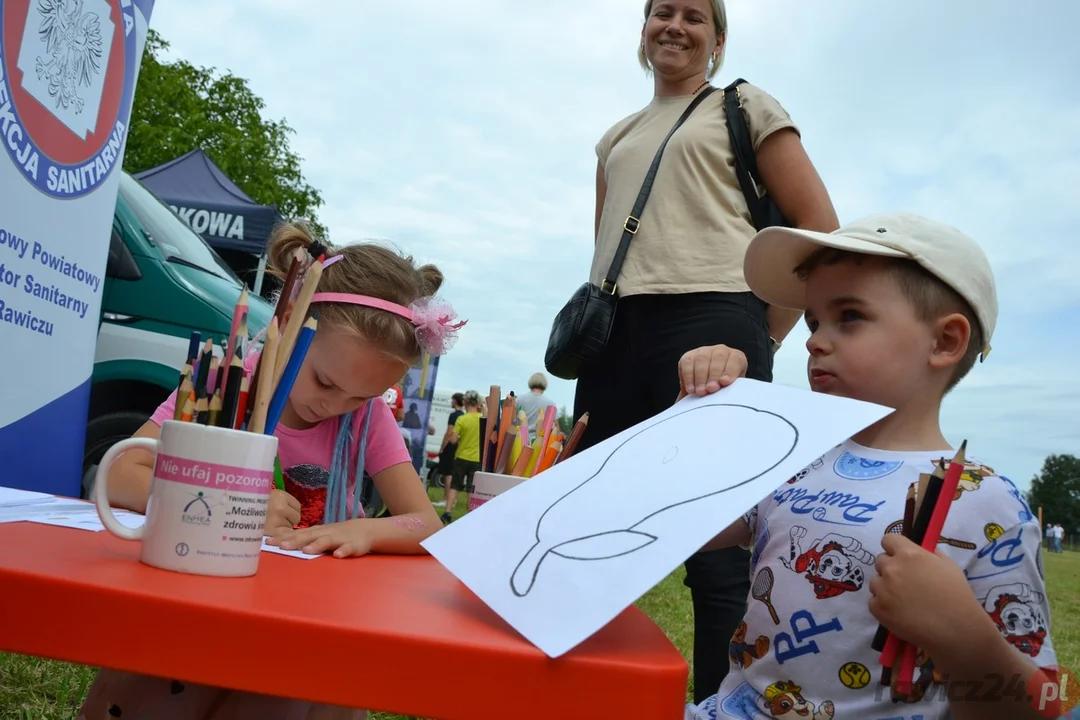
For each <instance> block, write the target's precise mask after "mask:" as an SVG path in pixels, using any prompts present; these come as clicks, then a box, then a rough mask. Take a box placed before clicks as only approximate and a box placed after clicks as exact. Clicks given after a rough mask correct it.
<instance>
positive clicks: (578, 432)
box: [555, 412, 589, 465]
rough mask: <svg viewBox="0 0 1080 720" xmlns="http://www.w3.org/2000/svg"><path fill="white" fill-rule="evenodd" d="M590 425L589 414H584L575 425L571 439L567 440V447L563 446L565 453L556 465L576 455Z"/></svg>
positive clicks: (556, 460) (560, 454)
mask: <svg viewBox="0 0 1080 720" xmlns="http://www.w3.org/2000/svg"><path fill="white" fill-rule="evenodd" d="M588 425H589V413H587V412H586V413H582V415H581V417H580V418H578V421H577V422H576V423H574V429H573V430H571V431H570V437H569V438H567V440H566V445H564V446H563V451H562V452H561V453H559V457H557V458H556V459H555V464H556V465H558V464H559V463H561V462H562V461H563V460H565V459H567V458H568V457H570V456H571V455H573V454H574V451H575V450H577V446H578V444H579V443H581V438H582V436H583V435H585V430H586V428H587V427H588Z"/></svg>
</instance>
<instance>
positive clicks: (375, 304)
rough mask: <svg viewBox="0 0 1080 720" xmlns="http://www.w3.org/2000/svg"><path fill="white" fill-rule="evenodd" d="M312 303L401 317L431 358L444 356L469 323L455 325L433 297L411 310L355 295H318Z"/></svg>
mask: <svg viewBox="0 0 1080 720" xmlns="http://www.w3.org/2000/svg"><path fill="white" fill-rule="evenodd" d="M311 302H313V303H319V302H336V303H346V304H349V305H362V306H364V307H370V308H375V309H376V310H385V311H386V312H390V313H394V314H395V315H400V316H401V317H403V318H405V319H406V320H408V321H410V322H411V323H412V324H413V325H415V326H416V341H417V343H419V345H420V349H421V350H423V351H424V352H425V353H427V354H428V355H445V354H446V353H447V352H448V351H449V350H450V348H452V347H453V346H454V342H455V341H456V340H457V331H458V330H459V329H460V328H462V327H464V325H465V323H467V322H468V320H462V321H461V322H457V323H452V322H451V321H452V320H454V319H455V318H456V317H457V313H455V312H454V308H452V307H451V306H450V303H447V302H443V301H442V300H439V299H437V298H434V297H424V298H420V299H419V300H417V301H416V302H414V303H412V304H411V305H410V306H409V307H405V306H404V305H398V304H397V303H392V302H390V301H388V300H382V299H380V298H376V297H371V296H369V295H354V294H352V293H328V292H322V293H315V294H314V295H313V296H312V297H311Z"/></svg>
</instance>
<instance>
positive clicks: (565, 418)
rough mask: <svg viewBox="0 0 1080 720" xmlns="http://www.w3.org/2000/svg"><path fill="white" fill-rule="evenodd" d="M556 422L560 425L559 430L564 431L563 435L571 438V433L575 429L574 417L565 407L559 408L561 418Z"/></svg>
mask: <svg viewBox="0 0 1080 720" xmlns="http://www.w3.org/2000/svg"><path fill="white" fill-rule="evenodd" d="M556 422H557V423H558V424H559V429H560V430H562V432H563V434H564V435H566V436H568V437H569V435H570V431H571V430H573V429H574V416H573V415H571V414H570V413H569V412H567V411H566V406H565V405H563V406H562V407H561V408H559V416H558V418H557V419H556Z"/></svg>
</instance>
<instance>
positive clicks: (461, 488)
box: [442, 390, 480, 523]
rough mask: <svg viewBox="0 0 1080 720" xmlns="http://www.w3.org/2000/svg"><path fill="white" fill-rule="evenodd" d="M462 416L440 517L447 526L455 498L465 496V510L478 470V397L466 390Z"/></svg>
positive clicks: (454, 435) (452, 438) (452, 439)
mask: <svg viewBox="0 0 1080 720" xmlns="http://www.w3.org/2000/svg"><path fill="white" fill-rule="evenodd" d="M464 404H465V414H463V415H462V416H461V417H459V418H458V419H457V421H456V422H455V423H454V432H453V433H452V434H451V436H450V442H451V443H457V451H456V452H455V453H454V464H453V469H452V471H451V476H450V487H449V488H448V489H447V491H446V512H444V513H443V514H442V521H443V522H444V523H449V522H450V512H451V511H452V510H453V509H454V503H455V502H457V494H458V493H459V492H464V493H465V504H466V506H468V503H469V494H470V493H472V489H473V475H475V474H476V471H477V470H479V469H480V393H478V392H476V391H475V390H469V391H468V392H466V393H465V399H464Z"/></svg>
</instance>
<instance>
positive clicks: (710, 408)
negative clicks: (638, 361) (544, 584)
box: [510, 403, 799, 597]
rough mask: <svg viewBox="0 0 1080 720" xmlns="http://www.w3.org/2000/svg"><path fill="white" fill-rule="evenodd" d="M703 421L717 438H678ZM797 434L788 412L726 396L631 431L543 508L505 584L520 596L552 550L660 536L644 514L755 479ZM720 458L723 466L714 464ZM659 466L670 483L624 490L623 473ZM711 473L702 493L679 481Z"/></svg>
mask: <svg viewBox="0 0 1080 720" xmlns="http://www.w3.org/2000/svg"><path fill="white" fill-rule="evenodd" d="M702 427H708V428H715V442H711V443H702V442H694V443H689V442H684V443H682V444H681V445H680V444H679V440H678V439H679V438H682V437H691V436H692V432H693V433H694V434H700V428H702ZM798 441H799V431H798V428H796V427H795V425H794V424H792V423H791V422H790V421H789V420H787V419H786V418H784V417H782V416H780V415H777V414H776V413H773V412H769V411H767V410H758V409H757V408H754V407H750V406H747V405H735V404H723V403H715V404H708V405H700V406H697V407H691V408H688V409H687V410H684V411H683V412H681V413H676V414H673V415H671V416H670V417H667V418H664V419H663V420H661V421H659V422H657V423H654V424H653V425H650V426H649V427H646V428H644V429H642V430H640V431H638V432H636V433H634V434H633V435H631V436H630V437H628V438H626V439H625V440H624V441H622V442H621V443H619V444H618V445H617V446H616V447H615V448H614V449H613V450H612V451H611V454H610V455H609V456H608V457H607V458H606V459H605V460H604V462H603V464H601V465H600V468H599V469H597V471H596V472H595V473H593V474H592V475H591V476H590V477H588V478H587V479H585V480H584V481H582V482H581V483H579V484H578V485H577V486H576V487H574V488H573V489H571V490H570V491H568V492H567V493H566V494H565V495H563V496H562V497H560V498H559V499H558V500H556V501H555V502H554V503H552V504H551V506H550V507H548V508H547V509H546V510H545V511H544V512H543V514H542V515H540V518H539V520H537V523H536V542H535V544H533V546H532V547H531V548H529V550H528V551H527V552H526V553H525V555H524V556H523V557H522V558H521V560H520V561H519V562H518V564H517V567H515V569H514V572H513V573H512V574H511V576H510V589H511V590H512V591H513V593H514V595H516V596H518V597H525V596H526V595H528V594H529V592H530V591H531V590H532V589H533V586H534V585H535V584H536V580H537V575H538V573H539V572H540V566H541V565H542V564H543V562H544V560H545V559H547V557H548V556H549V555H556V556H558V557H560V558H563V559H565V560H591V561H596V560H609V559H611V558H616V557H619V556H622V555H627V554H629V553H632V552H635V551H637V550H641V549H642V548H644V547H647V546H648V545H651V544H652V543H654V542H656V541H657V540H658V539H660V538H659V537H658V536H657V535H656V534H654V532H656V531H654V532H649V531H647V529H645V528H643V527H642V526H643V525H645V524H646V521H648V520H651V519H652V518H655V517H656V516H658V515H660V514H661V513H671V512H672V511H675V510H676V509H677V508H680V507H685V506H686V505H688V504H689V503H692V502H696V501H698V500H702V499H704V498H707V497H712V496H714V495H720V494H722V493H725V492H728V491H729V490H733V489H735V488H737V487H740V486H742V485H745V484H746V483H749V482H752V481H753V480H755V479H757V478H759V477H761V476H762V475H764V474H765V473H767V472H769V471H770V470H772V469H773V468H775V467H776V466H777V465H779V464H780V463H782V462H783V461H784V460H785V459H786V458H787V457H788V456H789V455H791V453H792V451H794V449H795V447H796V446H797V444H798ZM718 464H719V465H720V466H721V467H722V468H723V470H722V471H715V470H712V469H711V468H713V467H715V466H716V465H718ZM660 468H664V474H665V475H670V476H671V477H672V478H673V479H672V480H671V481H670V482H667V483H665V484H664V485H663V486H661V487H657V488H656V490H655V492H651V493H645V492H642V493H637V494H633V495H629V494H627V492H626V479H627V478H628V477H632V476H634V475H638V476H640V475H642V474H643V473H652V472H655V471H657V470H659V469H660ZM710 472H721V473H722V475H720V476H719V477H717V484H718V485H720V486H721V487H719V488H718V489H717V490H715V491H712V492H702V485H701V483H693V482H689V483H681V482H680V481H679V480H680V479H681V478H687V477H692V476H693V475H695V474H698V475H700V474H702V473H710ZM612 498H617V499H618V502H614V503H613V502H612ZM666 519H667V520H668V521H670V520H671V518H670V517H668V518H666Z"/></svg>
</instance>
